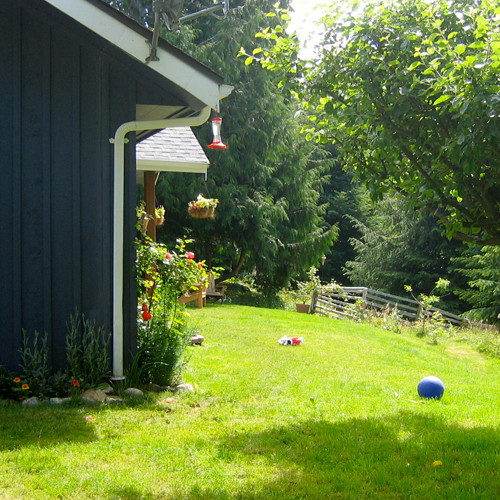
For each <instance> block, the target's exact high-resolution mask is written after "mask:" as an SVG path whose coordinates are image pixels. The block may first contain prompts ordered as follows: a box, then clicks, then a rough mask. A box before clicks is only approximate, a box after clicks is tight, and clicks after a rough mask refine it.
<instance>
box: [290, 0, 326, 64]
mask: <svg viewBox="0 0 500 500" xmlns="http://www.w3.org/2000/svg"><path fill="white" fill-rule="evenodd" d="M327 3H328V2H327V1H326V0H292V8H293V10H294V12H292V13H291V18H292V19H291V23H290V28H291V29H292V31H296V32H297V35H298V37H299V39H300V41H301V44H302V49H301V55H302V56H303V57H305V58H306V59H307V58H309V57H311V56H312V55H313V54H314V50H313V47H314V45H315V44H316V43H318V42H319V41H320V39H321V36H320V35H321V34H320V31H319V29H318V27H317V26H316V25H315V21H317V20H319V18H320V17H321V15H322V13H323V11H324V10H325V9H324V8H321V6H322V5H323V6H324V5H325V4H327Z"/></svg>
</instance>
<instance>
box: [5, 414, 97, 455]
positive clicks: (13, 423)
mask: <svg viewBox="0 0 500 500" xmlns="http://www.w3.org/2000/svg"><path fill="white" fill-rule="evenodd" d="M94 412H95V410H94V409H90V408H87V409H85V408H81V407H80V408H76V407H68V408H57V409H55V408H51V407H43V406H39V407H36V408H23V407H21V406H20V405H12V406H7V407H2V408H0V451H4V450H13V449H19V448H23V447H25V446H33V445H37V446H39V447H41V448H46V447H50V446H53V445H55V444H58V443H61V442H80V443H88V442H91V441H95V440H96V439H97V437H96V435H95V432H94V429H93V427H92V424H91V422H88V421H87V420H86V415H89V414H90V413H94Z"/></svg>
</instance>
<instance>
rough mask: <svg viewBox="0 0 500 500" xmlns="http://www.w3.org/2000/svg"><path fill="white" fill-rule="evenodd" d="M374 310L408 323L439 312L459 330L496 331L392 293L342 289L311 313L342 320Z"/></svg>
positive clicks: (323, 296)
mask: <svg viewBox="0 0 500 500" xmlns="http://www.w3.org/2000/svg"><path fill="white" fill-rule="evenodd" d="M357 304H362V307H367V308H372V309H376V310H379V311H382V310H394V309H397V312H398V314H399V316H401V317H402V318H403V319H407V320H409V321H416V320H417V319H418V318H420V317H422V315H432V314H433V313H435V312H439V313H440V314H441V317H442V318H443V319H444V320H445V321H447V322H448V323H451V324H452V325H456V326H474V327H480V328H494V327H492V326H491V325H485V324H483V323H474V322H471V321H469V320H467V319H465V318H462V317H461V316H457V315H456V314H452V313H450V312H448V311H445V310H443V309H439V308H437V307H429V308H428V309H426V310H423V308H422V304H421V303H420V302H418V301H417V300H414V299H408V298H406V297H399V296H397V295H391V294H390V293H385V292H381V291H379V290H373V289H372V288H366V287H349V286H345V287H340V288H339V289H338V290H334V291H331V292H324V291H323V292H321V293H320V294H319V295H318V296H316V297H314V298H313V300H312V304H311V312H312V313H318V314H324V315H337V316H339V317H341V318H355V317H357V316H358V314H359V309H358V308H359V307H360V305H357Z"/></svg>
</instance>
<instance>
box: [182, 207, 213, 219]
mask: <svg viewBox="0 0 500 500" xmlns="http://www.w3.org/2000/svg"><path fill="white" fill-rule="evenodd" d="M188 213H189V215H190V216H191V217H194V218H196V219H208V218H211V217H213V216H214V215H215V207H206V208H197V207H188Z"/></svg>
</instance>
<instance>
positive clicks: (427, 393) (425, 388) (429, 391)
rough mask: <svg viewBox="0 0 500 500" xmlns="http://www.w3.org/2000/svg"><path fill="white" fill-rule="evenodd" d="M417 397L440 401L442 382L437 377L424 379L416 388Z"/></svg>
mask: <svg viewBox="0 0 500 500" xmlns="http://www.w3.org/2000/svg"><path fill="white" fill-rule="evenodd" d="M417 391H418V395H419V396H420V397H421V398H426V399H441V398H442V396H443V394H444V384H443V381H442V380H441V379H439V378H437V377H433V376H429V377H424V378H423V379H422V380H421V381H420V382H419V384H418V387H417Z"/></svg>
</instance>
